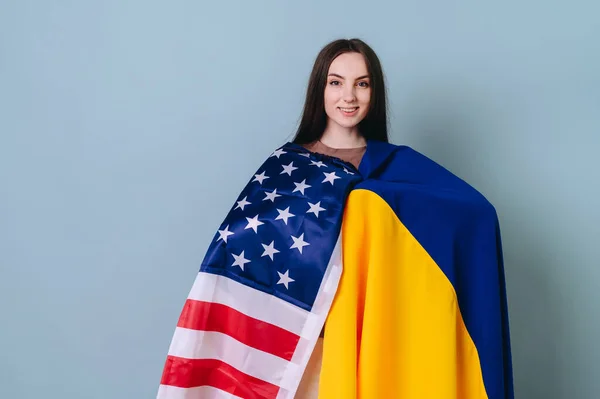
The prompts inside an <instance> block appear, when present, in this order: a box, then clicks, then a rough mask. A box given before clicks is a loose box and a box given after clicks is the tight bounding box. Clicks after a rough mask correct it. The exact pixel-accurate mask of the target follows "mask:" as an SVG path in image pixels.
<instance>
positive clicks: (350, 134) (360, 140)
mask: <svg viewBox="0 0 600 399" xmlns="http://www.w3.org/2000/svg"><path fill="white" fill-rule="evenodd" d="M320 140H321V143H323V144H325V145H326V146H328V147H332V148H357V147H364V146H365V145H367V141H366V140H365V138H364V137H363V136H362V135H361V134H360V133H359V132H358V128H357V127H356V126H355V127H352V128H345V127H342V126H339V125H337V124H336V125H335V126H331V124H328V126H327V127H326V128H325V131H324V132H323V135H322V136H321V139H320Z"/></svg>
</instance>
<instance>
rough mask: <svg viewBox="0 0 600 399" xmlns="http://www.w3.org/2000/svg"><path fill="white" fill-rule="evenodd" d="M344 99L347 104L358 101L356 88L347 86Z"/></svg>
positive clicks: (343, 95) (343, 94)
mask: <svg viewBox="0 0 600 399" xmlns="http://www.w3.org/2000/svg"><path fill="white" fill-rule="evenodd" d="M342 98H343V99H344V101H345V102H347V103H352V102H354V101H355V100H356V93H355V92H354V86H352V85H346V86H345V87H344V92H343V93H342Z"/></svg>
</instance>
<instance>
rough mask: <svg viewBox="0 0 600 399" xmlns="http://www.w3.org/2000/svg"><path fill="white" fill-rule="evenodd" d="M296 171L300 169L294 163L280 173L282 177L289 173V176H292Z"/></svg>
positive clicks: (286, 166) (284, 167)
mask: <svg viewBox="0 0 600 399" xmlns="http://www.w3.org/2000/svg"><path fill="white" fill-rule="evenodd" d="M282 166H283V165H282ZM296 169H298V168H297V167H295V166H294V162H290V164H289V165H285V166H283V171H282V172H281V173H280V175H282V174H284V173H287V174H288V175H290V176H291V175H292V172H293V171H295V170H296Z"/></svg>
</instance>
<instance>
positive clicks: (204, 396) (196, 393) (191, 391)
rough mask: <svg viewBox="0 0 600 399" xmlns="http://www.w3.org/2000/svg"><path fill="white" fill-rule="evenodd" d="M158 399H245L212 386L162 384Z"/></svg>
mask: <svg viewBox="0 0 600 399" xmlns="http://www.w3.org/2000/svg"><path fill="white" fill-rule="evenodd" d="M156 398H157V399H244V398H241V397H239V396H235V395H232V394H230V393H229V392H225V391H222V390H220V389H218V388H214V387H211V386H202V387H194V388H179V387H173V386H170V385H162V384H161V385H160V386H159V388H158V395H157V396H156Z"/></svg>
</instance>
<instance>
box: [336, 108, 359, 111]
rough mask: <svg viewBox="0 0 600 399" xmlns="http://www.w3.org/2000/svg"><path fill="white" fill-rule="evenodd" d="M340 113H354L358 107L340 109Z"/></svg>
mask: <svg viewBox="0 0 600 399" xmlns="http://www.w3.org/2000/svg"><path fill="white" fill-rule="evenodd" d="M340 109H341V110H342V111H344V112H353V111H356V110H357V109H358V107H354V108H340Z"/></svg>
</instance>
